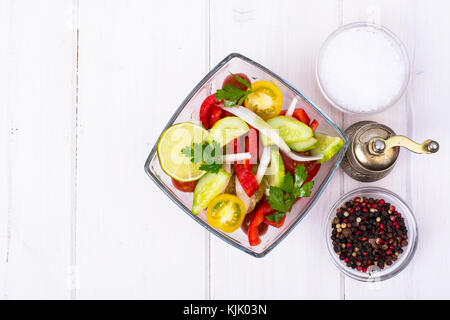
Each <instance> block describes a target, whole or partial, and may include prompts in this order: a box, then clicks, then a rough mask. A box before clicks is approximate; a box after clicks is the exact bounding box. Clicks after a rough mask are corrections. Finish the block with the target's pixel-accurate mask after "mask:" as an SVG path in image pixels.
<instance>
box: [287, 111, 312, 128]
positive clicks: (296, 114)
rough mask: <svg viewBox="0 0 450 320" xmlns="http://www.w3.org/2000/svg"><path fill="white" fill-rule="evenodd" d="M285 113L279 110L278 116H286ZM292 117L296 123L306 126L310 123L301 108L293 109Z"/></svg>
mask: <svg viewBox="0 0 450 320" xmlns="http://www.w3.org/2000/svg"><path fill="white" fill-rule="evenodd" d="M286 112H287V110H281V112H280V115H281V116H284V115H286ZM292 117H294V118H295V119H297V120H298V121H301V122H303V123H304V124H307V125H309V122H310V121H311V119H310V118H309V116H308V114H307V113H306V111H305V109H303V108H300V109H295V110H294V112H293V113H292Z"/></svg>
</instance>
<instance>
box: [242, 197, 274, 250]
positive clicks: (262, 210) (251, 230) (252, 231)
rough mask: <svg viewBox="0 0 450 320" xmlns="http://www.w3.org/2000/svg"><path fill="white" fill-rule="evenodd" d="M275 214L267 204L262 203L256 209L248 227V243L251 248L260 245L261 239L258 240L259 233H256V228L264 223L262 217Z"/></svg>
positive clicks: (265, 202)
mask: <svg viewBox="0 0 450 320" xmlns="http://www.w3.org/2000/svg"><path fill="white" fill-rule="evenodd" d="M273 212H275V210H273V209H272V208H271V207H270V205H269V202H267V201H264V202H263V203H262V204H261V205H260V206H259V207H258V209H256V211H255V213H254V215H253V219H252V221H251V222H250V225H249V227H248V242H249V243H250V245H251V246H257V245H258V244H260V243H261V239H260V238H259V232H258V227H259V225H260V224H261V223H263V222H264V219H265V218H264V217H265V216H266V215H267V214H270V213H273Z"/></svg>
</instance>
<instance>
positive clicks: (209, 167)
mask: <svg viewBox="0 0 450 320" xmlns="http://www.w3.org/2000/svg"><path fill="white" fill-rule="evenodd" d="M220 168H222V165H221V164H219V163H212V164H202V165H201V166H200V167H199V169H200V170H203V171H207V172H212V173H217V172H219V170H220Z"/></svg>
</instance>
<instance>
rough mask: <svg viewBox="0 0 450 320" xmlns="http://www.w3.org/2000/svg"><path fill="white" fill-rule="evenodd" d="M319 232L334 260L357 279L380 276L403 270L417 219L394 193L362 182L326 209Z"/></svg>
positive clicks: (410, 254) (379, 278)
mask: <svg viewBox="0 0 450 320" xmlns="http://www.w3.org/2000/svg"><path fill="white" fill-rule="evenodd" d="M324 233H325V239H326V244H327V248H328V251H329V253H330V257H331V259H332V261H333V263H334V264H335V265H336V266H337V267H338V268H339V269H340V270H341V271H342V272H343V273H344V274H346V275H347V276H349V277H351V278H353V279H356V280H359V281H382V280H386V279H389V278H391V277H393V276H394V275H396V274H398V273H399V272H400V271H402V270H403V269H404V268H405V267H406V266H407V265H408V263H409V262H410V261H411V259H412V257H413V255H414V253H415V249H416V244H417V224H416V219H415V218H414V214H413V213H412V211H411V209H410V208H409V207H408V205H407V204H406V203H405V202H404V201H403V200H402V199H401V198H400V197H399V196H398V195H396V194H395V193H393V192H391V191H389V190H386V189H383V188H378V187H362V188H358V189H355V190H353V191H351V192H349V193H347V194H345V195H343V196H342V197H341V198H339V200H337V201H336V203H335V204H334V205H333V207H332V208H331V209H330V212H329V213H328V216H327V218H326V221H325V226H324Z"/></svg>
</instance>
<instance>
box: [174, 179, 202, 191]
mask: <svg viewBox="0 0 450 320" xmlns="http://www.w3.org/2000/svg"><path fill="white" fill-rule="evenodd" d="M197 182H198V180H195V181H188V182H182V181H178V180H175V179H174V178H172V184H173V186H174V187H175V188H177V189H178V190H180V191H183V192H194V189H195V186H196V185H197Z"/></svg>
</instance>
